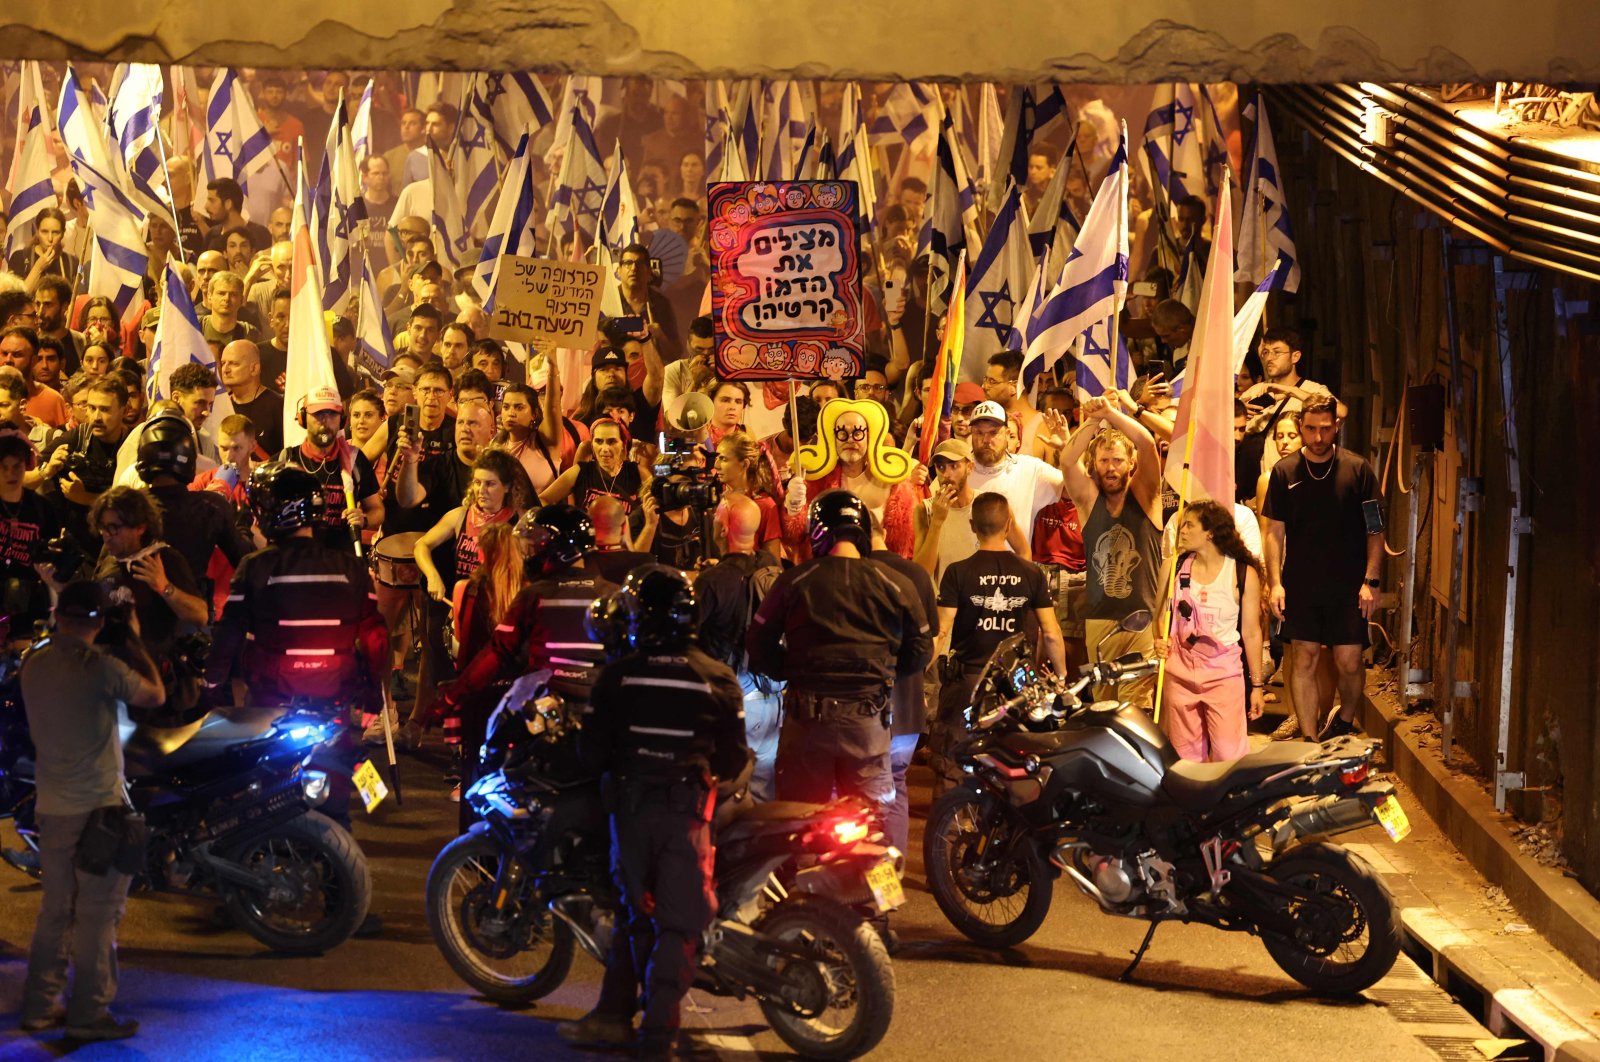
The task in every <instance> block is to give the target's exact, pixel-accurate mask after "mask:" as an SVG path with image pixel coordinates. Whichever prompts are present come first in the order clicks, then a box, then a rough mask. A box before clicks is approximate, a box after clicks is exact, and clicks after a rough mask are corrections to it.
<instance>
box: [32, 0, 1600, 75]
mask: <svg viewBox="0 0 1600 1062" xmlns="http://www.w3.org/2000/svg"><path fill="white" fill-rule="evenodd" d="M1512 10H1513V9H1512V8H1511V7H1510V5H1507V4H1504V3H1497V2H1492V0H1457V2H1456V3H1454V4H1449V5H1436V4H1416V3H1413V4H1404V3H1398V4H1397V3H1394V2H1393V0H1344V2H1343V3H1340V4H1316V3H1304V2H1292V3H1281V2H1272V3H1269V2H1266V0H1245V2H1241V0H1226V2H1219V0H1205V2H1199V0H1187V2H1184V0H1178V2H1172V0H1167V2H1164V3H1155V2H1152V0H1129V2H1124V3H1121V4H1088V3H1079V4H1073V5H1065V4H1061V3H1060V2H1059V0H1006V2H1005V3H1002V4H988V3H981V2H974V0H919V2H917V3H909V2H907V0H876V2H869V3H859V2H857V3H848V2H847V3H835V4H801V5H798V6H795V5H780V4H775V3H771V2H770V0H768V2H752V0H694V2H692V3H691V2H687V0H610V2H609V3H603V2H600V0H536V2H529V0H523V2H516V0H343V2H340V3H336V4H325V3H323V2H321V0H276V2H273V3H268V4H235V3H212V2H204V0H73V2H72V3H70V4H62V3H61V2H60V0H8V2H7V3H6V4H4V5H0V56H5V57H7V58H37V59H61V58H79V59H91V58H110V59H128V60H145V61H151V62H168V61H183V62H191V63H200V64H213V63H215V64H228V65H235V66H279V67H300V68H311V69H319V68H324V67H349V68H407V69H442V68H453V69H527V68H534V69H545V70H581V71H583V72H587V73H598V74H628V73H633V74H645V75H651V76H657V77H697V76H726V75H757V74H763V75H771V74H777V73H798V74H800V75H802V76H808V77H861V78H872V79H882V80H891V79H898V78H912V77H917V78H922V77H940V78H965V79H976V80H998V81H1008V82H1021V81H1028V80H1033V79H1054V80H1062V81H1103V82H1113V81H1125V82H1156V81H1169V80H1179V79H1181V80H1194V81H1220V80H1228V79H1232V80H1237V81H1334V80H1359V79H1366V80H1391V81H1471V80H1494V79H1497V78H1524V79H1532V80H1545V81H1577V80H1597V79H1600V50H1597V49H1595V48H1594V47H1593V42H1594V41H1595V40H1596V39H1600V5H1596V4H1593V3H1587V2H1583V0H1560V2H1557V0H1534V2H1532V3H1525V4H1520V5H1517V6H1516V7H1515V9H1514V10H1515V15H1514V17H1513V16H1512V15H1511V14H1508V12H1510V11H1512Z"/></svg>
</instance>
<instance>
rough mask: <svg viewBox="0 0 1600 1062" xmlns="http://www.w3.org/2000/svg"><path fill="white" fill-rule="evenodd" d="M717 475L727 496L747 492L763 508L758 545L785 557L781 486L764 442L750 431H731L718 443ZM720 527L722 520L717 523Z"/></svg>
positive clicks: (757, 535)
mask: <svg viewBox="0 0 1600 1062" xmlns="http://www.w3.org/2000/svg"><path fill="white" fill-rule="evenodd" d="M717 478H718V479H720V480H721V481H722V493H723V495H724V497H726V496H727V495H730V494H743V495H746V496H747V497H749V499H750V500H751V501H753V502H755V503H756V506H757V508H759V509H760V510H761V527H760V530H758V531H757V532H756V545H757V546H760V547H762V548H763V549H765V550H766V551H767V552H769V553H771V554H772V555H773V556H774V557H777V558H779V559H780V560H781V559H782V558H783V518H782V517H781V516H780V515H779V512H778V500H779V497H780V496H779V494H778V486H777V484H776V483H775V482H774V481H773V478H772V465H771V464H769V463H768V462H767V457H766V455H765V454H764V453H762V452H761V444H760V443H758V442H756V440H755V438H754V437H753V436H751V435H749V434H748V433H746V432H742V431H736V432H730V433H729V434H727V435H724V436H723V437H722V441H721V442H719V443H717ZM717 526H718V528H719V535H720V528H721V526H722V525H721V523H720V522H719V523H718V524H717Z"/></svg>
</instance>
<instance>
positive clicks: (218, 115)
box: [202, 70, 273, 186]
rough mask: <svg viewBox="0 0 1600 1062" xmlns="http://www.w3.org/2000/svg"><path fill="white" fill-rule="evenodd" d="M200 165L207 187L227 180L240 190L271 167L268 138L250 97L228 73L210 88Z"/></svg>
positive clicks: (228, 71) (233, 76) (230, 73)
mask: <svg viewBox="0 0 1600 1062" xmlns="http://www.w3.org/2000/svg"><path fill="white" fill-rule="evenodd" d="M202 161H203V162H204V170H205V177H206V182H207V183H210V182H211V181H215V180H217V179H218V178H221V177H231V178H233V179H234V180H235V181H238V182H239V184H240V185H241V186H248V185H249V183H250V178H251V176H253V175H254V174H257V173H260V172H261V171H262V170H264V169H266V168H267V167H268V166H271V165H272V163H273V157H272V137H271V136H269V135H268V134H267V131H266V130H265V129H264V128H262V126H261V120H260V119H259V118H257V117H256V108H255V104H253V103H252V102H251V101H250V94H249V93H248V92H247V91H246V90H245V87H244V86H243V85H242V84H240V83H239V78H238V76H237V75H236V74H234V72H233V71H232V70H223V71H221V72H220V73H219V74H217V75H216V78H215V80H214V81H213V82H212V84H211V98H210V99H209V100H207V101H206V150H205V152H204V154H203V156H202Z"/></svg>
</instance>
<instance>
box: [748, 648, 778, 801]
mask: <svg viewBox="0 0 1600 1062" xmlns="http://www.w3.org/2000/svg"><path fill="white" fill-rule="evenodd" d="M739 685H740V686H742V687H744V737H745V741H746V742H747V743H748V744H749V745H750V751H751V752H753V753H755V754H756V765H755V770H754V772H752V773H751V775H750V795H751V796H753V797H755V799H757V800H771V799H772V794H773V771H774V769H775V768H776V766H777V762H778V728H779V726H780V725H781V724H782V723H783V685H782V683H779V684H778V687H777V689H776V690H775V691H773V692H772V693H763V692H761V690H759V689H757V688H756V684H755V680H754V679H753V678H751V676H750V675H748V674H741V675H740V676H739Z"/></svg>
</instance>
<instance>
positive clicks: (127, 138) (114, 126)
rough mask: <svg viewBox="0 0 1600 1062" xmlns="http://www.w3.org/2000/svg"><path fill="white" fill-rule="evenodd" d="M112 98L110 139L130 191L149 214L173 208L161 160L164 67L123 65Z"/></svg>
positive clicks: (151, 64) (165, 211)
mask: <svg viewBox="0 0 1600 1062" xmlns="http://www.w3.org/2000/svg"><path fill="white" fill-rule="evenodd" d="M118 69H119V72H120V73H121V75H122V76H121V77H120V78H118V79H117V89H116V94H115V95H114V96H112V97H111V138H112V140H113V141H114V142H115V144H116V147H117V150H118V151H119V152H120V154H121V156H122V161H123V165H124V166H125V167H126V170H127V175H128V184H127V191H128V194H129V196H130V197H131V198H132V199H134V200H135V201H136V202H137V203H138V204H139V205H140V206H141V207H143V208H144V211H145V213H147V214H165V213H167V211H169V210H170V209H171V207H170V205H169V202H168V200H169V199H170V198H171V195H170V193H169V192H168V191H167V188H166V176H165V172H164V167H163V166H162V161H161V152H162V145H161V144H160V143H159V139H160V136H161V127H160V122H161V103H162V84H161V68H160V67H159V66H156V65H155V64H154V63H124V64H122V65H121V66H120V67H119V68H118Z"/></svg>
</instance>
